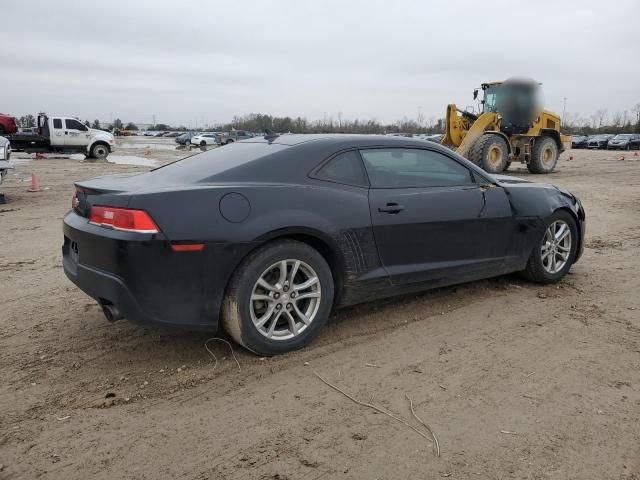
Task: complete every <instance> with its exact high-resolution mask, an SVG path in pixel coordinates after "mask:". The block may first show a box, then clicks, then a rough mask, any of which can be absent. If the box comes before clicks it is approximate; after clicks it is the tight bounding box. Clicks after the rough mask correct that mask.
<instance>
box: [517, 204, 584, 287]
mask: <svg viewBox="0 0 640 480" xmlns="http://www.w3.org/2000/svg"><path fill="white" fill-rule="evenodd" d="M578 242H579V238H578V227H577V224H576V221H575V219H574V218H573V216H571V214H570V213H569V212H566V211H564V210H560V211H558V212H556V213H554V214H553V215H552V216H551V218H550V219H549V221H548V222H547V226H546V227H545V229H544V234H543V235H542V239H541V240H540V241H539V243H538V245H536V246H535V247H534V249H533V251H532V252H531V256H530V257H529V261H528V262H527V266H526V268H525V269H524V271H523V272H522V274H523V276H524V277H525V278H526V279H527V280H530V281H532V282H537V283H555V282H557V281H559V280H560V279H562V277H564V276H565V275H566V274H567V272H568V271H569V269H570V268H571V265H572V264H573V261H574V259H575V257H576V251H577V248H578Z"/></svg>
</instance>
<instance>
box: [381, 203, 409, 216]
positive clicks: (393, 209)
mask: <svg viewBox="0 0 640 480" xmlns="http://www.w3.org/2000/svg"><path fill="white" fill-rule="evenodd" d="M402 210H404V205H400V204H398V203H394V202H389V203H387V204H386V205H385V206H384V207H378V211H379V212H380V213H391V214H393V215H395V214H396V213H400V212H401V211H402Z"/></svg>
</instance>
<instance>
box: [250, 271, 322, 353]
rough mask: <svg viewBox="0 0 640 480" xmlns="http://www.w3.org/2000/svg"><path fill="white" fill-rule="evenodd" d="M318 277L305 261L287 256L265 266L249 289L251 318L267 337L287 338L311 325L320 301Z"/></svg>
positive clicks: (294, 335)
mask: <svg viewBox="0 0 640 480" xmlns="http://www.w3.org/2000/svg"><path fill="white" fill-rule="evenodd" d="M321 295H322V291H321V287H320V280H319V278H318V275H317V274H316V272H315V271H314V270H313V268H311V267H310V266H309V265H307V264H306V263H304V262H302V261H300V260H296V259H287V260H281V261H279V262H277V263H274V264H273V265H271V266H270V267H269V268H267V269H266V270H265V271H264V272H263V273H262V275H260V278H259V279H258V281H257V282H256V283H255V285H254V286H253V290H252V292H251V300H250V302H251V305H250V311H251V320H252V321H253V324H254V325H255V327H256V328H257V330H258V331H259V332H260V333H261V334H262V335H264V336H265V337H267V338H269V339H271V340H289V339H291V338H294V337H296V336H298V335H300V334H301V333H302V332H304V331H305V330H306V329H307V327H308V326H309V325H310V324H311V322H312V321H313V319H314V318H315V316H316V314H317V313H318V308H319V307H320V300H321Z"/></svg>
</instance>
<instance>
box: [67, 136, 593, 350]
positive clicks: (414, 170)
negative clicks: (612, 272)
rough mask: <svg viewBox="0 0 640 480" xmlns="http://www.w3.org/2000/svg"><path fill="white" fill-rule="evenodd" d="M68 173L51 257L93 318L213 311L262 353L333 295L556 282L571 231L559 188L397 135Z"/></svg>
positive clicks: (580, 237) (580, 231) (170, 321)
mask: <svg viewBox="0 0 640 480" xmlns="http://www.w3.org/2000/svg"><path fill="white" fill-rule="evenodd" d="M75 186H76V193H75V195H74V198H73V209H72V210H71V211H70V212H69V213H68V214H67V215H66V216H65V217H64V220H63V231H64V243H63V267H64V271H65V273H66V275H67V276H68V277H69V279H70V280H71V281H72V282H74V283H75V284H76V285H77V286H78V287H80V288H81V289H82V290H84V291H85V292H86V293H87V294H88V295H90V296H91V297H93V298H94V299H96V300H97V301H98V302H99V303H100V305H101V306H102V308H103V310H104V312H105V316H106V318H107V319H109V320H117V319H120V318H123V317H126V318H128V319H130V320H133V321H138V322H143V323H153V324H161V325H179V326H182V327H188V328H196V329H211V330H215V329H217V328H218V325H219V323H221V324H222V325H223V326H224V327H225V329H226V330H227V332H228V333H229V334H230V335H231V336H232V337H233V338H234V339H235V340H236V341H237V342H239V343H240V344H241V345H243V346H245V347H246V348H247V349H249V350H251V351H252V352H255V353H257V354H260V355H273V354H278V353H283V352H287V351H290V350H293V349H296V348H300V347H302V346H304V345H306V344H308V343H309V342H310V341H311V340H312V339H313V338H314V337H315V336H316V335H317V334H318V333H319V330H320V329H321V328H322V326H323V325H324V324H325V323H326V321H327V318H328V316H329V313H330V312H331V310H332V309H333V308H334V307H336V308H337V307H341V306H345V305H352V304H356V303H361V302H365V301H369V300H373V299H379V298H382V297H385V296H392V295H397V294H400V293H407V292H413V291H420V290H425V289H429V288H434V287H439V286H443V285H452V284H456V283H461V282H469V281H473V280H477V279H480V278H486V277H492V276H496V275H502V274H506V273H509V272H522V274H523V275H524V276H525V277H526V278H528V279H529V280H531V281H534V282H539V283H553V282H557V281H559V280H560V279H561V278H562V277H564V275H565V274H566V273H567V272H568V271H569V269H570V268H571V265H572V264H573V263H575V262H576V261H577V260H578V258H579V257H580V255H581V253H582V250H583V245H584V225H585V213H584V210H583V208H582V205H581V203H580V201H579V200H578V199H577V198H576V197H575V196H574V195H573V194H571V193H569V192H567V191H565V190H562V189H560V188H557V187H554V186H552V185H548V184H538V183H532V182H529V181H526V180H521V179H518V178H514V177H507V176H497V175H496V176H491V175H489V174H487V173H486V172H484V171H483V170H482V169H481V168H479V167H478V166H476V165H474V164H472V163H471V162H469V161H468V160H465V159H464V158H463V157H461V156H460V155H458V154H456V153H455V152H453V151H451V150H449V149H446V148H444V147H443V146H441V145H437V144H435V143H432V142H424V141H420V140H411V139H408V138H403V137H385V136H372V135H282V136H277V135H274V134H269V135H267V136H265V137H264V138H262V137H260V138H254V139H250V140H246V141H244V142H238V143H237V144H236V145H234V146H233V148H217V149H214V150H210V151H207V152H203V153H201V154H198V155H192V156H190V157H187V158H185V159H183V160H180V161H177V162H174V163H171V164H168V165H166V166H163V167H160V168H157V169H155V170H152V171H150V172H148V173H138V172H136V173H131V174H118V175H111V176H103V177H98V178H95V179H93V180H87V181H79V182H76V184H75Z"/></svg>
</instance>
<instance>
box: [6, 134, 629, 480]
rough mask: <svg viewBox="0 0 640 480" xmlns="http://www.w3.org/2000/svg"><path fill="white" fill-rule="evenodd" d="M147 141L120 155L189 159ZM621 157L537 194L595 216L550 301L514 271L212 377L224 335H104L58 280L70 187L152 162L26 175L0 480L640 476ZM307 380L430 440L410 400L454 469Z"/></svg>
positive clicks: (353, 315) (15, 189)
mask: <svg viewBox="0 0 640 480" xmlns="http://www.w3.org/2000/svg"><path fill="white" fill-rule="evenodd" d="M139 142H140V145H128V146H127V148H125V149H121V150H120V151H119V154H121V155H130V156H138V157H139V158H146V159H149V158H152V159H157V160H158V161H159V163H163V162H166V161H169V160H171V159H173V158H179V157H180V156H181V155H184V153H183V152H175V151H172V150H171V149H169V148H160V147H158V148H157V149H151V150H150V151H147V153H148V156H145V155H144V153H145V148H146V147H145V146H144V145H142V144H143V143H144V142H146V140H143V139H140V140H139ZM569 156H573V161H568V159H569ZM16 157H17V156H16ZM619 158H620V153H613V152H602V151H571V152H567V153H565V154H563V156H562V159H561V161H560V163H559V167H558V171H557V172H556V173H554V174H553V175H549V176H544V177H542V176H537V177H535V179H536V180H541V181H542V180H544V181H552V182H554V183H556V184H558V185H560V186H562V187H566V188H568V189H570V190H571V191H573V192H574V193H576V194H577V195H578V196H580V198H581V199H582V201H583V203H584V205H585V208H586V211H587V219H588V224H587V229H588V239H587V243H586V250H585V254H584V257H583V258H582V260H581V261H580V262H579V263H578V264H576V265H575V266H574V267H573V269H572V271H571V274H570V275H569V276H567V277H566V279H565V280H564V281H562V282H561V283H559V284H558V285H553V286H540V285H533V284H529V283H526V282H524V281H522V280H520V279H519V278H518V277H517V276H508V277H502V278H496V279H492V280H487V281H482V282H476V283H471V284H467V285H463V286H458V287H454V288H445V289H440V290H436V291H432V292H428V293H423V294H419V295H411V296H405V297H401V298H395V299H391V300H385V301H382V302H378V303H374V304H369V305H365V306H359V307H355V308H349V309H347V310H342V311H339V312H337V314H335V315H333V317H332V319H331V321H330V324H329V326H328V327H327V328H325V329H324V331H323V332H322V334H321V336H320V338H318V339H317V341H315V342H314V343H313V344H312V345H311V346H309V347H308V348H306V349H304V350H302V351H299V352H295V353H292V354H288V355H283V356H280V357H277V358H270V359H264V358H259V357H256V356H254V355H252V354H249V353H247V352H245V351H243V350H241V349H240V348H238V347H237V346H236V345H235V344H234V345H233V348H234V351H235V355H236V356H237V360H238V362H239V364H240V368H238V366H237V365H236V363H235V362H234V360H233V358H232V357H231V355H230V350H229V347H228V346H227V345H226V344H224V343H223V342H220V341H212V342H210V343H209V344H208V346H209V348H210V350H211V352H212V353H213V354H215V355H216V356H217V359H218V362H217V365H216V363H215V360H214V358H213V357H212V356H211V355H210V353H208V352H207V350H206V349H205V341H206V340H207V339H208V338H209V337H210V335H206V334H193V333H182V332H175V331H159V330H153V329H145V328H142V327H140V326H136V325H132V324H130V323H128V322H117V323H115V324H110V323H107V322H106V321H105V320H104V318H103V316H102V314H101V312H100V310H99V309H98V307H97V305H96V304H95V302H94V301H92V300H91V299H90V298H88V297H87V296H85V295H84V294H83V293H82V292H80V291H79V290H78V289H77V288H75V287H74V286H73V285H72V284H71V283H70V282H69V281H68V280H67V279H66V278H65V276H64V273H63V271H62V268H61V259H60V246H61V244H62V234H61V220H62V217H63V215H64V214H65V212H66V211H67V210H68V208H69V206H70V201H71V195H72V185H71V184H72V181H73V180H77V179H86V178H89V177H93V176H96V175H102V174H107V173H115V172H126V171H134V170H144V169H146V168H149V167H146V166H130V165H115V164H111V163H86V162H80V161H78V160H77V159H68V158H67V159H64V158H60V159H51V158H50V159H47V160H41V161H28V162H27V161H23V160H18V163H17V165H16V169H15V170H14V171H13V172H12V173H11V174H10V175H9V177H8V178H7V181H6V183H5V184H4V185H3V186H2V187H0V189H1V190H3V191H4V192H5V193H6V194H7V202H8V203H7V204H6V205H1V206H0V245H1V249H0V280H1V281H0V286H1V287H0V378H1V379H2V381H1V382H0V464H1V465H0V478H2V479H18V478H21V479H22V478H24V479H35V478H44V479H87V478H97V479H109V480H112V479H120V478H122V479H160V478H173V479H194V480H195V479H199V480H202V479H254V478H256V479H281V480H282V479H307V480H312V479H315V480H318V479H334V478H338V479H391V478H393V479H396V478H397V479H431V478H457V479H466V478H472V479H475V478H478V479H484V478H487V479H510V478H521V479H598V480H603V479H616V480H620V479H624V480H631V479H635V480H637V479H640V423H639V417H640V294H639V293H638V291H639V290H640V276H639V275H638V273H637V272H638V270H639V268H640V255H639V253H640V228H639V227H640V156H633V155H630V154H628V153H625V160H624V161H621V160H619ZM32 172H33V173H36V174H37V178H38V179H39V182H40V187H41V188H43V189H44V190H43V191H41V192H40V193H28V192H27V188H28V187H29V185H30V184H29V178H30V174H31V173H32ZM513 173H514V174H517V175H519V176H523V177H530V176H529V175H528V174H527V173H526V171H525V170H519V169H514V172H513ZM222 335H223V334H222ZM224 338H226V337H224ZM314 372H318V373H319V374H320V375H322V376H323V377H324V378H325V379H326V380H328V381H329V382H331V383H334V384H335V385H336V386H338V387H339V388H341V389H344V390H345V391H346V392H348V393H350V394H352V395H354V396H355V397H357V398H358V399H359V400H362V401H365V402H372V403H374V404H376V405H379V406H381V407H383V408H386V409H388V410H390V411H391V412H393V413H394V414H395V415H398V416H400V417H402V418H404V419H405V420H406V421H407V422H408V423H410V424H411V425H414V426H416V427H419V426H420V425H419V423H418V422H417V421H416V420H415V419H414V418H412V416H411V413H410V409H409V405H408V401H407V399H406V397H405V395H408V396H409V397H410V398H411V399H412V400H413V402H414V407H415V412H416V413H417V415H418V416H419V417H420V418H421V419H422V420H424V421H425V422H426V423H428V424H429V425H430V426H431V428H432V429H433V432H434V433H435V434H436V436H437V439H438V440H439V445H440V449H441V455H440V457H436V456H435V455H434V449H433V445H432V444H431V443H430V442H429V441H427V440H426V439H425V438H424V437H422V436H420V435H418V434H417V433H416V432H415V431H414V430H412V429H410V428H408V427H407V426H405V425H403V424H401V423H399V422H397V421H395V420H393V419H391V418H389V417H387V416H385V415H383V414H380V413H377V412H375V411H373V410H371V409H368V408H365V407H362V406H359V405H357V404H355V403H353V402H352V401H350V400H349V399H348V398H346V397H345V396H343V395H342V394H340V393H339V392H337V391H335V390H333V389H331V388H329V387H328V386H327V385H325V384H324V383H322V382H321V381H320V380H319V379H318V378H317V377H316V376H314ZM427 436H428V435H427Z"/></svg>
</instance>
